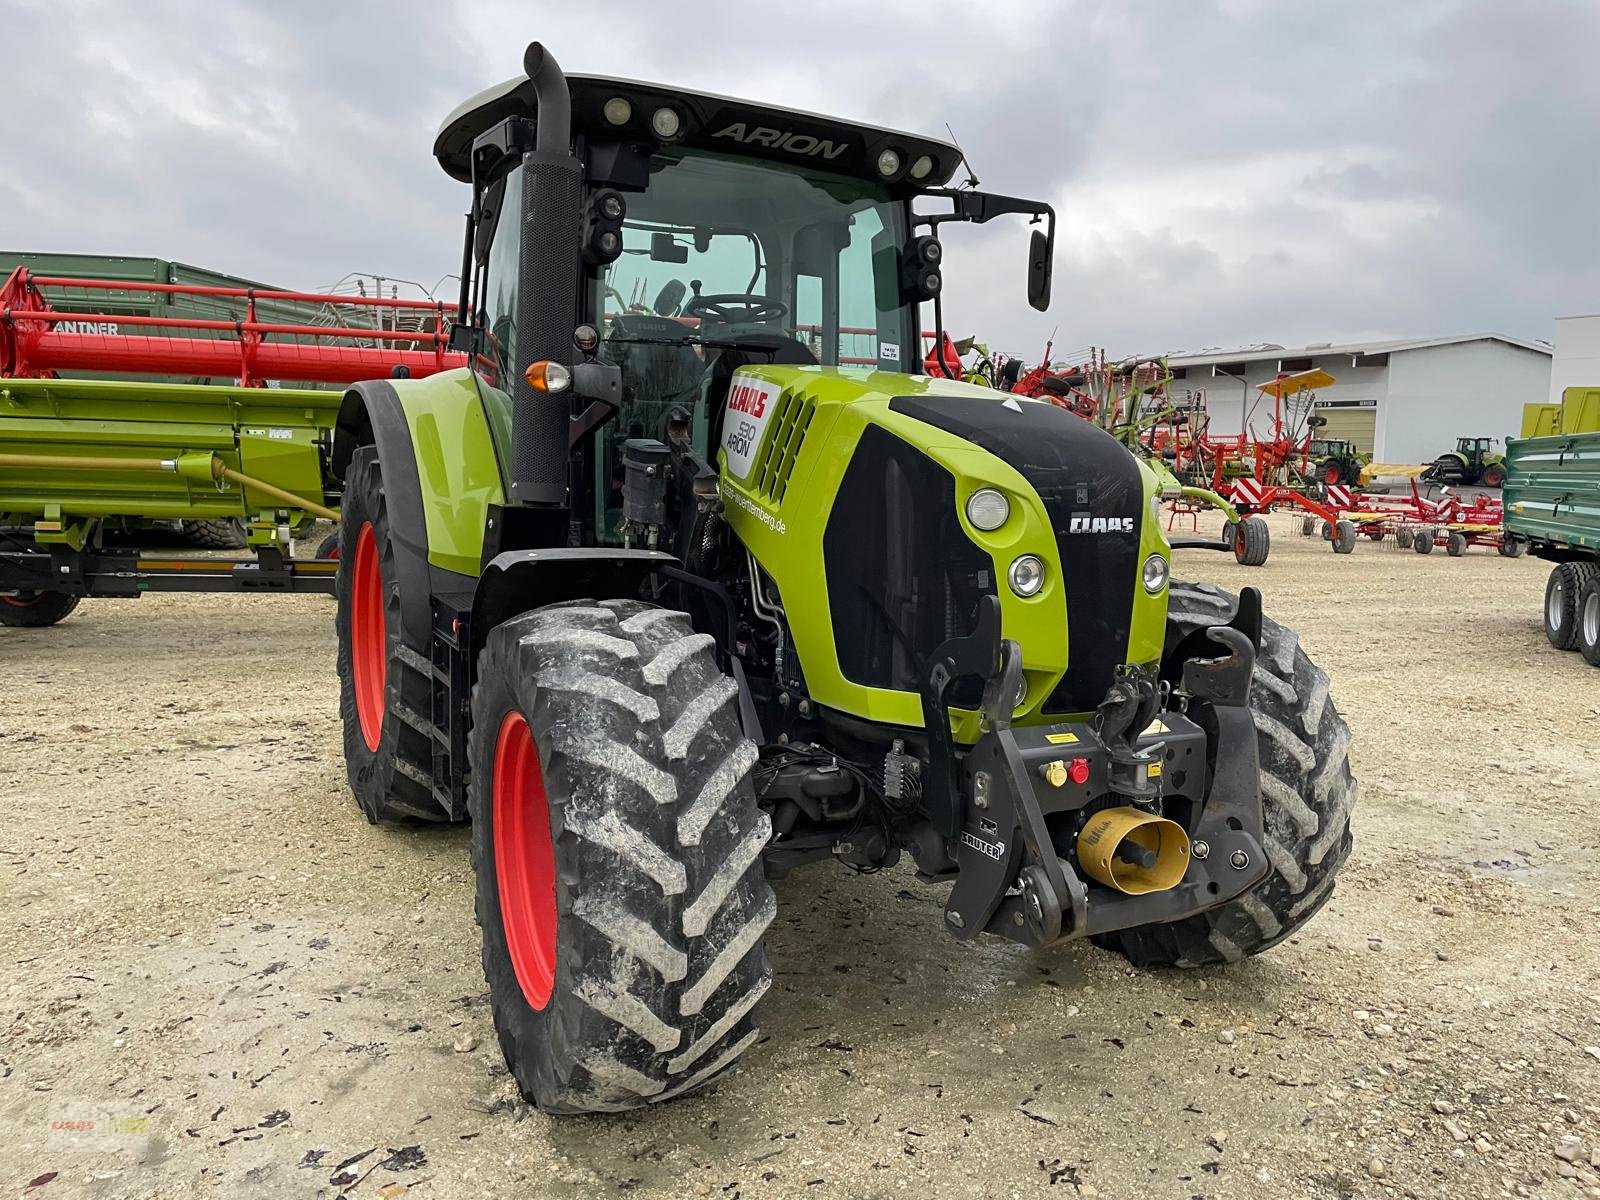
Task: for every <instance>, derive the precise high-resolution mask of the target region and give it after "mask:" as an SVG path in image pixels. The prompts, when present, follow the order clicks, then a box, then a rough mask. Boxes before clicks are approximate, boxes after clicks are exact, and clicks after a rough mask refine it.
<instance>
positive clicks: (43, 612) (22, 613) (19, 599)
mask: <svg viewBox="0 0 1600 1200" xmlns="http://www.w3.org/2000/svg"><path fill="white" fill-rule="evenodd" d="M82 598H83V597H81V596H70V595H68V594H67V593H66V592H22V593H20V594H19V595H16V596H0V625H10V626H12V627H13V628H16V629H44V628H45V627H47V626H50V625H56V624H59V623H60V622H62V621H64V620H66V619H67V616H68V614H70V613H71V612H72V610H73V609H75V608H77V607H78V601H79V600H81V599H82Z"/></svg>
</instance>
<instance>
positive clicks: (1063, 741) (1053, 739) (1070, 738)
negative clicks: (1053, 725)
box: [1044, 733, 1078, 746]
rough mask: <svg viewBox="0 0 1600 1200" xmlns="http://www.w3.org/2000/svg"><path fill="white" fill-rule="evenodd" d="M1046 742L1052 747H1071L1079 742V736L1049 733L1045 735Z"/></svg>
mask: <svg viewBox="0 0 1600 1200" xmlns="http://www.w3.org/2000/svg"><path fill="white" fill-rule="evenodd" d="M1044 740H1045V741H1047V742H1049V743H1050V744H1051V745H1052V746H1070V745H1071V744H1072V743H1073V742H1075V741H1077V740H1078V735H1077V734H1075V733H1047V734H1045V735H1044Z"/></svg>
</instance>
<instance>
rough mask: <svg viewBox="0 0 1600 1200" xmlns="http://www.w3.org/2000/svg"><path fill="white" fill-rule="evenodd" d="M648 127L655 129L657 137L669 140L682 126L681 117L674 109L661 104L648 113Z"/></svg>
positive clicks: (676, 134)
mask: <svg viewBox="0 0 1600 1200" xmlns="http://www.w3.org/2000/svg"><path fill="white" fill-rule="evenodd" d="M650 128H651V129H653V130H655V131H656V136H657V137H659V138H662V139H664V140H666V141H669V142H670V141H671V140H672V139H673V138H675V137H677V136H678V131H679V130H681V129H682V128H683V118H681V117H680V116H678V113H677V110H676V109H671V108H667V107H666V106H665V105H663V106H662V107H661V108H658V109H656V110H655V112H653V113H651V114H650Z"/></svg>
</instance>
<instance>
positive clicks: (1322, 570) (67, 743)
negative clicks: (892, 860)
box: [0, 517, 1600, 1200]
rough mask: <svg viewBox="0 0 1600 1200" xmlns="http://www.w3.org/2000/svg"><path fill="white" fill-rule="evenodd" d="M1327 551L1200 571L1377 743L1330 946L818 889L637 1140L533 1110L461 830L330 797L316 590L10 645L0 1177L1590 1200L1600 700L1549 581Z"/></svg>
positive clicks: (86, 618)
mask: <svg viewBox="0 0 1600 1200" xmlns="http://www.w3.org/2000/svg"><path fill="white" fill-rule="evenodd" d="M1298 528H1299V523H1298V521H1297V520H1294V519H1291V518H1288V517H1280V518H1275V519H1274V535H1275V537H1274V547H1273V555H1272V560H1271V562H1270V563H1269V564H1268V565H1267V566H1266V567H1264V568H1261V569H1259V570H1247V569H1245V568H1239V567H1236V566H1235V565H1234V563H1233V561H1232V559H1231V558H1227V557H1224V556H1222V555H1214V554H1204V553H1199V552H1187V553H1185V554H1183V555H1181V556H1180V559H1179V569H1180V573H1182V574H1184V575H1187V576H1190V577H1201V578H1207V579H1213V580H1215V581H1217V582H1219V583H1221V584H1223V585H1224V586H1228V587H1237V586H1239V585H1240V584H1242V583H1252V584H1255V585H1257V586H1259V587H1261V588H1262V589H1263V591H1264V593H1265V595H1266V601H1267V608H1268V611H1269V612H1270V613H1271V614H1272V615H1274V616H1275V617H1277V618H1278V619H1279V620H1281V621H1284V622H1286V623H1287V624H1290V625H1293V626H1296V627H1297V628H1298V629H1299V631H1300V633H1301V637H1302V640H1303V642H1304V644H1305V646H1306V647H1307V649H1308V651H1309V652H1310V653H1311V654H1312V656H1313V657H1314V658H1316V659H1318V660H1319V661H1320V662H1321V663H1322V665H1323V666H1324V667H1325V668H1326V669H1327V670H1328V672H1329V674H1330V675H1331V676H1332V680H1333V691H1334V696H1335V699H1336V700H1337V702H1338V703H1339V705H1340V707H1341V709H1342V710H1343V711H1344V713H1345V714H1346V716H1347V717H1348V719H1349V721H1350V724H1351V727H1352V730H1353V734H1354V755H1355V766H1356V772H1357V775H1358V776H1359V778H1360V781H1361V786H1362V795H1361V801H1360V803H1359V805H1358V809H1357V815H1356V849H1355V852H1354V855H1353V856H1352V858H1351V860H1350V862H1349V864H1348V866H1347V867H1346V868H1345V870H1344V872H1343V874H1342V875H1341V876H1340V880H1339V886H1338V890H1337V893H1336V895H1335V897H1334V899H1333V901H1332V902H1331V903H1330V904H1329V906H1328V907H1327V908H1326V909H1324V910H1323V912H1322V914H1321V915H1320V916H1318V917H1317V918H1316V920H1315V921H1314V922H1313V923H1312V924H1311V925H1309V926H1308V927H1307V928H1306V930H1305V931H1303V934H1302V936H1300V937H1299V938H1297V939H1295V940H1294V941H1292V942H1290V943H1288V944H1285V945H1283V946H1281V947H1279V948H1278V949H1276V950H1274V951H1272V952H1270V953H1268V954H1266V955H1264V956H1262V957H1261V958H1259V959H1256V960H1253V961H1251V962H1248V963H1246V964H1243V965H1240V966H1238V967H1235V968H1231V969H1216V970H1203V971H1193V972H1165V971H1164V972H1143V971H1134V970H1131V969H1129V968H1128V966H1127V965H1126V964H1125V963H1124V962H1123V961H1122V960H1121V959H1120V958H1118V957H1115V956H1113V955H1111V954H1108V953H1105V952H1102V951H1098V950H1095V949H1093V948H1091V947H1088V946H1080V945H1066V946H1061V947H1057V948H1055V949H1052V950H1050V951H1047V952H1043V953H1033V952H1030V951H1027V950H1025V949H1023V948H1021V947H1016V946H1011V945H1009V944H1000V943H987V942H986V943H983V944H979V945H977V946H974V947H962V946H959V945H957V944H956V943H955V942H954V941H952V940H951V939H949V938H947V937H945V936H944V935H942V934H941V933H940V932H939V926H940V921H939V913H940V908H941V905H942V901H943V889H942V888H931V887H925V886H923V885H922V884H919V883H918V882H917V881H916V880H915V878H914V877H913V876H912V874H911V873H910V872H909V871H908V870H904V869H897V870H895V871H890V872H885V873H883V874H880V875H876V876H871V877H865V878H856V877H853V876H849V875H846V874H844V873H843V872H841V871H839V870H837V869H834V868H830V867H828V866H827V865H821V866H818V867H814V868H812V869H810V870H808V871H804V872H800V873H797V874H796V875H794V876H792V877H791V878H790V879H788V880H786V881H785V882H783V883H782V884H780V885H779V889H778V895H779V901H780V908H779V916H778V920H777V922H776V924H775V925H774V926H773V929H772V932H771V937H770V941H769V952H770V954H771V957H772V960H773V962H774V964H775V967H776V970H777V979H776V984H775V986H774V987H773V989H772V991H771V992H770V993H769V997H768V1000H767V1002H766V1005H765V1018H764V1026H765V1037H764V1040H763V1041H762V1042H761V1043H760V1044H759V1045H758V1046H757V1047H756V1048H755V1049H753V1050H752V1052H751V1053H750V1054H749V1055H748V1056H747V1057H746V1058H745V1059H744V1061H743V1063H742V1064H741V1065H740V1066H739V1067H738V1068H737V1069H736V1070H735V1071H734V1072H733V1073H732V1074H731V1075H729V1076H727V1077H725V1078H724V1080H723V1081H721V1082H720V1083H719V1084H717V1085H716V1086H715V1087H713V1088H712V1089H710V1090H708V1091H705V1092H703V1093H701V1094H699V1095H696V1096H694V1097H691V1098H688V1099H685V1100H682V1101H679V1102H676V1103H674V1104H671V1105H668V1106H665V1107H663V1108H660V1109H653V1110H650V1111H647V1112H644V1113H641V1114H638V1115H634V1116H625V1117H620V1118H618V1117H610V1118H583V1119H563V1120H555V1121H552V1120H547V1119H545V1118H543V1117H541V1116H540V1115H539V1114H537V1113H530V1112H529V1111H528V1110H527V1108H525V1107H524V1106H522V1105H521V1104H520V1103H519V1102H518V1101H517V1098H516V1095H515V1092H514V1090H513V1088H512V1087H511V1086H510V1084H509V1082H508V1080H507V1077H506V1075H505V1072H504V1069H503V1067H502V1066H501V1065H500V1063H499V1061H498V1052H497V1050H496V1048H495V1045H494V1036H493V1031H492V1029H491V1027H490V1023H489V1016H488V1010H487V1008H486V1006H485V994H484V986H483V978H482V975H481V972H480V968H479V964H478V939H477V932H476V929H475V927H474V926H473V923H472V916H471V912H472V900H471V879H470V872H469V869H468V864H467V836H466V831H465V830H464V829H439V830H424V831H412V830H393V829H379V828H374V827H371V826H369V825H367V823H366V822H365V821H364V820H363V819H362V818H361V816H360V815H359V813H358V812H357V811H356V808H355V805H354V803H353V801H352V800H351V799H350V797H349V795H348V793H347V792H346V790H345V786H344V780H343V767H342V765H341V761H340V755H339V729H338V721H337V697H336V692H335V685H334V674H333V607H332V604H331V603H330V602H329V601H328V600H326V599H324V598H320V597H302V598H265V597H263V598H241V597H209V598H208V597H192V598H184V597H147V598H145V599H143V600H141V601H139V602H138V603H122V602H109V601H102V602H95V603H90V604H86V605H85V606H83V607H82V608H80V609H79V611H78V613H77V614H75V615H74V616H73V617H72V618H71V619H70V620H69V621H67V622H66V623H65V624H63V625H61V626H59V627H58V628H56V629H53V630H44V631H37V632H36V631H22V630H13V629H6V630H0V668H3V678H4V680H5V686H4V688H3V690H0V779H3V780H4V781H5V795H6V798H7V799H8V801H9V802H10V804H9V807H10V810H11V812H12V817H11V818H10V820H9V822H8V824H7V829H6V833H5V835H4V836H3V838H0V868H3V877H4V886H3V890H0V929H3V930H4V931H5V938H4V946H3V956H4V957H3V961H4V962H5V965H6V968H7V970H6V978H5V980H4V983H3V985H0V986H3V988H4V995H5V1001H4V1011H3V1013H0V1145H3V1146H4V1147H5V1150H4V1151H3V1152H0V1187H4V1188H6V1189H7V1190H8V1192H9V1193H10V1194H22V1193H24V1192H26V1194H27V1195H28V1196H30V1197H39V1198H40V1200H51V1198H52V1197H67V1196H88V1197H123V1196H137V1197H147V1196H148V1197H156V1196H159V1197H162V1200H171V1198H179V1197H189V1196H230V1197H231V1196H236V1195H252V1196H253V1195H288V1196H301V1195H324V1196H332V1195H350V1196H355V1197H382V1198H384V1200H394V1198H396V1197H399V1196H401V1195H411V1194H413V1193H414V1194H415V1196H416V1197H418V1198H419V1200H434V1198H438V1200H444V1198H448V1197H483V1196H503V1195H513V1194H520V1195H527V1196H551V1197H573V1198H577V1197H593V1196H612V1195H621V1194H623V1193H628V1194H630V1195H637V1196H662V1197H666V1196H671V1197H679V1196H713V1197H721V1198H724V1200H737V1198H739V1197H751V1198H755V1197H769V1196H806V1197H826V1196H837V1197H877V1196H903V1195H915V1196H922V1195H952V1196H985V1197H989V1196H1031V1195H1036V1194H1039V1195H1061V1196H1066V1197H1071V1196H1074V1195H1079V1196H1101V1197H1141V1198H1144V1197H1149V1198H1165V1197H1181V1198H1185V1200H1187V1198H1190V1197H1206V1198H1220V1197H1234V1196H1251V1197H1280V1196H1282V1197H1308V1198H1324V1197H1334V1198H1344V1197H1356V1196H1363V1197H1365V1196H1372V1197H1376V1196H1430V1197H1431V1196H1438V1197H1451V1198H1455V1197H1477V1196H1501V1195H1517V1196H1549V1197H1557V1198H1559V1197H1569V1196H1589V1197H1600V947H1597V929H1600V920H1597V916H1600V909H1597V907H1596V904H1597V900H1596V897H1597V895H1600V867H1597V866H1596V855H1597V852H1600V835H1597V833H1596V820H1595V818H1596V810H1595V807H1594V805H1595V801H1594V799H1593V796H1594V792H1593V785H1594V782H1595V778H1596V774H1597V772H1596V764H1597V762H1600V719H1597V718H1600V707H1597V705H1600V701H1597V696H1600V690H1597V688H1596V684H1597V682H1600V676H1597V675H1596V673H1595V672H1594V670H1593V668H1590V667H1588V666H1586V665H1585V664H1584V663H1583V662H1582V660H1581V659H1579V658H1578V657H1577V656H1576V655H1570V654H1569V655H1563V654H1558V653H1557V652H1555V651H1553V650H1551V649H1550V648H1549V647H1548V646H1547V645H1546V643H1545V640H1544V637H1543V634H1542V632H1541V630H1540V626H1539V605H1540V602H1541V599H1542V589H1543V586H1544V578H1545V568H1544V566H1543V565H1542V564H1540V563H1538V562H1534V561H1531V560H1527V559H1523V560H1507V559H1502V558H1499V557H1497V556H1495V555H1494V554H1493V553H1492V552H1485V551H1481V550H1474V551H1472V552H1471V553H1469V554H1468V555H1467V556H1466V557H1465V558H1461V559H1450V558H1447V557H1445V555H1444V554H1443V553H1442V552H1441V553H1438V554H1435V555H1432V556H1429V557H1427V558H1420V557H1418V556H1417V555H1415V554H1412V553H1410V552H1405V551H1397V550H1395V549H1393V548H1392V547H1390V546H1380V545H1373V544H1370V543H1367V542H1365V541H1363V542H1362V544H1361V545H1360V546H1358V547H1357V549H1356V553H1355V554H1354V555H1352V556H1350V557H1335V556H1334V555H1333V554H1331V553H1330V552H1329V550H1328V549H1327V548H1326V547H1325V546H1324V545H1323V544H1322V543H1321V542H1319V541H1315V540H1312V539H1306V538H1302V537H1300V536H1299V535H1298ZM89 1120H94V1121H95V1122H96V1126H95V1128H94V1129H93V1130H92V1131H91V1130H87V1129H83V1128H74V1127H73V1123H74V1122H84V1121H89ZM108 1123H109V1124H108ZM108 1129H109V1132H108ZM30 1183H31V1184H32V1186H31V1187H30Z"/></svg>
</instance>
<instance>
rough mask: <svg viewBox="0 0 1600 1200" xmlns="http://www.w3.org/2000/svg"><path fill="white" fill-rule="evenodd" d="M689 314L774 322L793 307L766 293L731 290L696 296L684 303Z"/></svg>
mask: <svg viewBox="0 0 1600 1200" xmlns="http://www.w3.org/2000/svg"><path fill="white" fill-rule="evenodd" d="M683 315H684V316H686V317H700V318H702V319H704V320H709V321H716V322H719V323H721V324H724V325H770V324H772V323H773V322H775V321H781V320H783V318H784V317H786V316H788V315H789V306H788V305H787V304H784V303H783V302H782V301H779V300H769V299H768V298H767V297H765V296H756V295H752V294H749V293H742V292H731V293H727V294H725V295H719V296H696V297H694V298H693V299H692V300H690V301H689V303H687V304H685V305H684V306H683Z"/></svg>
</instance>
